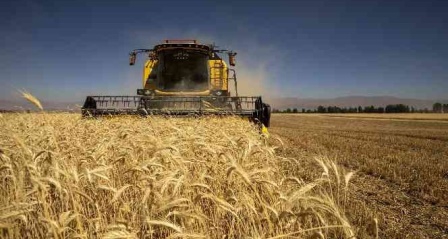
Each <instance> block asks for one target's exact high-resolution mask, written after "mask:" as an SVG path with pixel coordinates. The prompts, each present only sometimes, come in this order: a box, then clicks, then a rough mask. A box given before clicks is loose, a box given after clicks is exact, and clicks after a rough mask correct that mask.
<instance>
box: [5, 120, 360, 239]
mask: <svg viewBox="0 0 448 239" xmlns="http://www.w3.org/2000/svg"><path fill="white" fill-rule="evenodd" d="M0 124H1V125H0V149H1V150H0V180H1V181H2V186H1V188H0V235H2V237H5V238H49V237H52V238H72V237H79V238H166V237H169V238H224V237H226V238H243V237H251V238H268V237H272V238H283V237H288V236H294V237H298V238H309V237H315V238H327V237H341V238H353V237H354V233H353V231H354V229H353V228H351V226H350V224H349V222H348V220H347V219H346V217H345V215H344V214H343V211H344V210H343V208H341V207H342V206H343V204H344V203H343V202H344V201H345V200H346V199H344V198H342V197H341V196H339V191H342V190H344V188H345V189H347V184H348V181H349V179H350V178H351V176H352V174H346V176H345V180H344V178H343V177H344V176H343V175H342V174H341V175H342V176H341V175H339V174H340V173H339V172H340V171H339V170H338V168H337V166H336V165H334V164H333V163H332V162H331V161H330V160H327V159H324V158H317V159H316V160H317V162H318V164H319V165H321V167H322V169H323V171H324V173H323V176H322V177H316V178H314V179H305V178H302V177H301V175H300V174H299V173H298V172H299V170H298V169H299V168H300V161H299V160H296V159H284V158H281V157H279V156H277V154H276V152H275V151H276V148H275V147H273V146H270V145H269V144H267V142H266V140H265V138H264V136H262V135H260V133H259V131H258V129H257V128H256V127H255V126H254V125H252V124H251V123H250V122H247V121H245V120H243V119H240V118H237V117H229V118H222V117H206V118H200V119H197V118H196V119H192V118H166V117H148V118H139V117H131V116H130V117H120V118H100V119H82V118H81V117H80V116H79V115H74V114H61V113H60V114H50V113H47V114H37V113H36V114H18V113H13V114H4V115H3V117H2V118H0ZM310 162H313V160H310ZM286 168H287V170H286ZM315 170H316V171H322V170H320V169H319V167H318V166H317V165H316V167H315ZM339 177H342V178H339ZM339 181H342V182H345V185H340V183H338V182H339ZM341 195H345V194H343V193H341ZM316 235H317V236H316ZM321 235H322V236H321ZM324 235H325V237H323V236H324Z"/></svg>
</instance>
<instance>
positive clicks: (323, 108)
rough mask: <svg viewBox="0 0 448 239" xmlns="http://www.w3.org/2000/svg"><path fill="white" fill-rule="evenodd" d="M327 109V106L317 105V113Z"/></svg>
mask: <svg viewBox="0 0 448 239" xmlns="http://www.w3.org/2000/svg"><path fill="white" fill-rule="evenodd" d="M326 111H327V110H326V109H325V107H323V106H322V105H319V106H318V107H317V113H326Z"/></svg>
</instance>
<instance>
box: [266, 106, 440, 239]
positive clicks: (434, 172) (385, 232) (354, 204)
mask: <svg viewBox="0 0 448 239" xmlns="http://www.w3.org/2000/svg"><path fill="white" fill-rule="evenodd" d="M372 116H373V117H371V118H369V119H365V118H356V119H355V118H353V117H339V116H338V117H328V115H315V116H312V115H281V114H274V115H273V117H272V127H271V129H270V132H271V134H272V135H273V138H275V137H276V136H278V137H280V138H281V139H283V142H284V144H285V147H284V148H283V149H282V150H281V151H280V152H279V153H280V154H282V155H283V156H285V157H297V158H309V157H314V156H316V155H320V156H322V155H325V156H326V157H329V158H331V159H332V160H336V161H337V163H338V164H339V165H343V166H344V167H345V168H346V169H347V170H348V171H349V170H356V171H357V172H356V174H355V177H354V179H353V181H352V182H353V187H352V188H351V190H350V192H351V194H350V196H349V206H348V211H347V213H348V215H349V219H350V220H351V222H352V223H353V224H355V225H357V226H358V231H357V236H358V238H374V235H373V233H372V227H373V220H374V218H377V219H378V221H379V226H380V235H379V236H380V238H448V124H446V122H445V121H444V120H445V119H437V120H436V121H434V118H426V119H425V118H424V117H427V116H426V115H423V116H418V115H416V114H413V115H412V117H413V118H417V119H418V120H415V119H413V118H408V119H406V118H405V117H404V116H399V118H400V119H399V120H396V119H385V118H382V117H380V116H382V115H380V116H378V115H372ZM395 118H396V117H395ZM422 118H423V119H422ZM372 119H374V120H372ZM376 119H380V120H376ZM303 171H304V172H306V171H307V170H306V169H304V170H303Z"/></svg>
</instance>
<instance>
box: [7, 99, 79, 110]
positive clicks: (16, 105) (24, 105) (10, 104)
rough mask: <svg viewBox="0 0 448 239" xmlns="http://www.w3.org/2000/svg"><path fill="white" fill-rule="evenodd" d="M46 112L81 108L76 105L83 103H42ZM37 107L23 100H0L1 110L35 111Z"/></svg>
mask: <svg viewBox="0 0 448 239" xmlns="http://www.w3.org/2000/svg"><path fill="white" fill-rule="evenodd" d="M41 103H42V106H43V107H44V109H45V110H66V109H76V108H79V107H77V106H76V105H82V102H57V101H42V102H41ZM35 109H36V107H35V106H34V105H32V104H31V103H29V102H28V101H26V100H25V99H23V100H3V99H0V110H35Z"/></svg>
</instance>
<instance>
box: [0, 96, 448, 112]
mask: <svg viewBox="0 0 448 239" xmlns="http://www.w3.org/2000/svg"><path fill="white" fill-rule="evenodd" d="M263 101H266V102H268V103H269V104H270V105H271V107H272V108H275V109H286V108H298V109H302V108H304V109H315V108H317V107H318V106H319V105H322V106H338V107H357V106H363V107H364V106H371V105H373V106H375V107H378V106H383V107H384V106H386V105H389V104H405V105H408V106H413V107H414V108H416V109H425V108H427V109H432V105H433V104H434V103H435V102H440V103H448V100H423V99H411V98H398V97H393V96H346V97H337V98H331V99H318V98H297V97H277V98H266V99H263ZM82 104H83V102H82V101H79V102H58V101H42V106H43V107H44V109H46V110H68V109H79V106H80V105H82ZM34 108H35V107H34V106H33V105H31V104H30V103H29V102H27V101H26V100H25V99H23V100H2V99H0V110H21V109H25V110H27V109H34Z"/></svg>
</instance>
